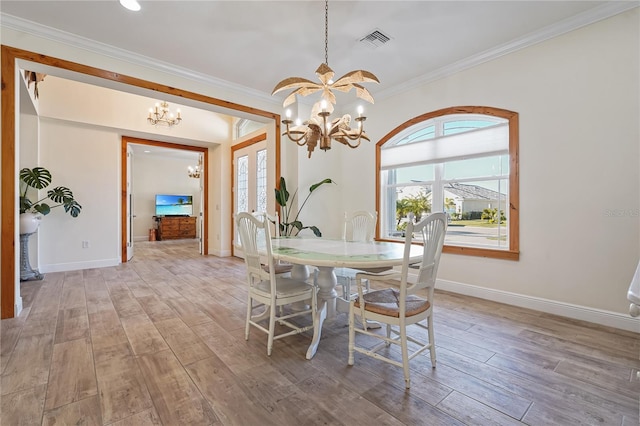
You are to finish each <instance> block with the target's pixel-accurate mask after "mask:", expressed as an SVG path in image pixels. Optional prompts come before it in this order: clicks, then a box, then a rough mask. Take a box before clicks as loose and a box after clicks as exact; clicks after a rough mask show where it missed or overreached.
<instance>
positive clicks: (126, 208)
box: [121, 136, 209, 263]
mask: <svg viewBox="0 0 640 426" xmlns="http://www.w3.org/2000/svg"><path fill="white" fill-rule="evenodd" d="M133 146H147V147H149V148H161V149H164V150H171V151H176V152H178V151H179V152H193V153H196V154H197V155H199V156H201V158H202V167H203V169H202V173H201V174H200V177H199V178H198V183H199V185H198V187H199V190H198V193H197V194H193V193H191V191H178V192H184V193H185V195H190V196H193V197H195V198H196V199H195V201H193V200H192V206H193V205H195V206H197V210H192V212H191V214H190V215H189V216H190V217H191V218H195V220H194V222H195V224H194V226H196V227H197V229H196V232H195V234H196V235H197V238H198V240H199V244H198V251H199V253H200V254H201V255H207V254H209V238H208V233H209V223H208V220H207V217H208V208H209V191H208V184H207V176H208V170H209V161H208V159H209V150H208V148H204V147H198V146H190V145H181V144H176V143H169V142H160V141H153V140H148V139H140V138H134V137H129V136H123V137H122V149H121V164H122V167H121V170H122V179H121V182H122V191H121V194H122V209H121V224H122V225H121V229H122V233H121V248H122V249H121V259H122V263H125V262H127V261H129V260H131V258H132V257H133V253H134V246H135V235H134V232H133V231H134V220H135V219H136V216H137V215H136V209H135V205H136V203H135V202H134V188H135V183H134V174H133V164H134V162H135V161H134V158H135V156H133V155H132V147H133ZM184 173H185V176H186V170H185V171H184ZM161 192H165V193H166V192H176V191H161ZM187 193H189V194H187ZM153 218H154V220H155V219H156V212H154V215H153ZM181 220H182V221H183V222H185V221H188V222H189V223H188V225H189V226H192V224H191V220H190V219H181ZM151 226H153V228H150V232H151V229H153V239H156V237H157V233H156V231H157V230H156V229H155V228H156V227H157V226H158V224H153V223H152V224H151ZM189 236H191V235H189ZM149 237H150V238H151V234H150V235H149Z"/></svg>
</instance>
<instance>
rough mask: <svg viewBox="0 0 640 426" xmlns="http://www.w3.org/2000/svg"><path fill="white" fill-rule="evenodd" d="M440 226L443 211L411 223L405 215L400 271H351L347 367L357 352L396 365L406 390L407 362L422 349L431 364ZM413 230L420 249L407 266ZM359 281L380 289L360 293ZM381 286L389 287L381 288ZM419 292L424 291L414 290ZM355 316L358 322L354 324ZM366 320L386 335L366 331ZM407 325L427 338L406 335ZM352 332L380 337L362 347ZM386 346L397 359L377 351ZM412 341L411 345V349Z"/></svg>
mask: <svg viewBox="0 0 640 426" xmlns="http://www.w3.org/2000/svg"><path fill="white" fill-rule="evenodd" d="M446 230H447V217H446V215H445V213H433V214H431V215H429V216H427V217H426V218H424V219H423V220H422V221H420V222H419V223H417V224H414V223H413V218H411V220H410V221H409V223H408V225H407V231H406V237H405V243H404V244H405V248H404V261H403V263H402V269H401V270H400V271H399V272H398V271H395V270H392V271H386V272H382V273H379V274H371V273H364V272H363V273H358V274H356V284H357V287H358V296H357V298H355V299H352V300H351V301H350V302H349V359H348V364H349V365H353V364H354V361H355V358H354V353H355V352H359V353H362V354H364V355H367V356H370V357H373V358H375V359H379V360H382V361H385V362H388V363H390V364H393V365H396V366H399V367H402V368H403V371H404V380H405V387H406V388H407V389H409V387H410V386H411V382H410V377H409V360H411V359H413V358H414V357H416V356H417V355H418V354H420V353H422V352H423V351H425V350H427V349H428V350H429V351H430V355H431V366H432V368H435V366H436V347H435V342H434V334H433V294H434V288H435V284H436V276H437V273H438V264H439V263H440V255H441V254H442V247H443V245H444V237H445V233H446ZM414 234H415V235H417V236H418V237H419V238H418V240H417V241H420V239H421V240H422V243H423V253H422V261H421V262H420V263H419V264H416V263H414V264H413V267H412V266H411V265H410V263H409V261H410V257H409V256H410V250H411V245H412V244H413V242H414V240H413V235H414ZM414 268H415V269H414ZM410 270H411V271H410ZM364 280H368V281H369V282H373V281H377V282H381V283H384V285H385V288H384V289H381V290H372V291H369V292H366V293H365V292H364V288H363V287H364V284H363V282H364ZM387 285H388V286H389V287H386V286H387ZM421 290H425V291H423V292H421V293H420V294H417V293H418V292H420V291H421ZM356 316H357V317H359V320H360V321H358V322H357V323H356V321H355V318H356ZM423 320H426V324H422V323H420V321H423ZM367 321H376V322H378V323H381V324H385V325H386V334H379V333H374V332H371V331H369V330H368V328H367ZM410 325H416V326H419V327H422V328H426V329H427V336H426V337H428V339H427V341H424V339H421V338H418V337H414V336H416V335H417V334H415V333H413V334H412V335H411V336H410V335H409V334H408V332H407V327H408V326H410ZM356 333H358V334H364V335H366V336H370V337H375V338H377V339H381V340H382V342H381V343H380V344H378V345H376V346H374V347H370V346H371V345H370V344H369V343H370V340H367V345H366V346H357V345H356V338H355V337H356ZM392 335H393V337H392ZM409 343H411V344H412V352H411V353H409ZM391 344H395V345H398V346H400V351H401V355H402V361H397V359H394V358H392V357H391V354H387V355H382V354H381V353H379V351H380V349H382V348H385V347H388V346H389V345H391ZM416 345H417V348H415V346H416ZM414 348H415V350H414Z"/></svg>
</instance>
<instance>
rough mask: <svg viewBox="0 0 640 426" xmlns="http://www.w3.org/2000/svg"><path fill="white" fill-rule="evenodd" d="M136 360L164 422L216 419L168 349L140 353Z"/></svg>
mask: <svg viewBox="0 0 640 426" xmlns="http://www.w3.org/2000/svg"><path fill="white" fill-rule="evenodd" d="M138 362H139V364H140V367H141V369H142V371H143V374H144V377H145V381H146V383H147V388H148V389H149V394H150V395H151V399H152V400H153V404H154V406H155V407H156V410H157V412H158V415H159V416H160V419H161V420H162V423H163V424H165V425H210V424H216V423H218V422H219V421H218V418H217V417H216V415H215V414H214V412H213V410H212V409H211V406H210V405H209V404H208V403H207V401H205V399H204V398H203V397H202V395H201V394H200V392H199V391H198V389H197V388H196V386H195V385H194V384H193V382H192V381H191V378H190V377H189V375H188V374H187V372H186V371H185V370H184V368H183V367H182V366H181V364H180V362H179V361H178V359H177V358H176V357H175V355H174V354H173V352H171V350H165V351H160V352H154V353H149V354H146V355H142V356H140V357H138Z"/></svg>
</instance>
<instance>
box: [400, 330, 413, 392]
mask: <svg viewBox="0 0 640 426" xmlns="http://www.w3.org/2000/svg"><path fill="white" fill-rule="evenodd" d="M400 348H401V351H402V370H403V371H404V383H405V385H404V386H405V388H407V389H409V388H410V387H411V379H410V378H409V349H408V345H407V327H406V326H405V325H401V326H400Z"/></svg>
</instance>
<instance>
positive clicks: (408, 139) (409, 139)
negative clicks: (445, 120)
mask: <svg viewBox="0 0 640 426" xmlns="http://www.w3.org/2000/svg"><path fill="white" fill-rule="evenodd" d="M435 135H436V126H435V125H434V124H432V125H431V126H427V127H425V128H424V129H420V130H418V131H417V132H414V133H411V134H410V135H408V136H405V137H404V138H402V139H400V140H399V141H397V142H396V143H394V144H393V145H406V144H408V143H414V142H420V141H423V140H426V139H433V138H434V136H435Z"/></svg>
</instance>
